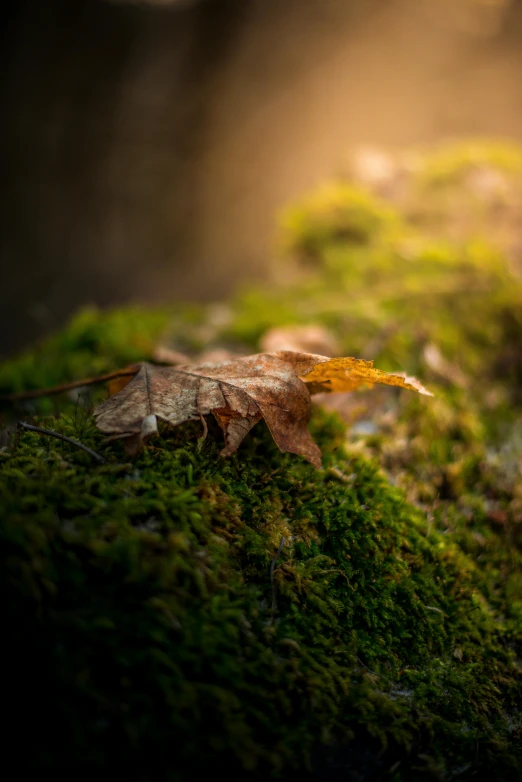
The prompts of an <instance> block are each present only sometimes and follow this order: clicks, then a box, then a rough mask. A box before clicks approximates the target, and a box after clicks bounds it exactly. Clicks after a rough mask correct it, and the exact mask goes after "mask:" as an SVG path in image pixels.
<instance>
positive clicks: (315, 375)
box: [94, 351, 429, 467]
mask: <svg viewBox="0 0 522 782" xmlns="http://www.w3.org/2000/svg"><path fill="white" fill-rule="evenodd" d="M367 383H385V384H387V385H394V386H400V387H403V388H409V389H412V390H415V391H418V392H420V393H423V394H429V392H428V391H426V389H424V388H423V387H422V386H421V385H420V383H418V381H416V380H415V378H403V377H401V376H399V375H391V374H389V373H387V372H383V371H381V370H377V369H374V368H373V365H372V362H371V361H362V360H359V359H354V358H334V359H328V358H327V357H325V356H316V355H314V354H311V353H297V352H293V351H280V352H278V353H259V354H257V355H253V356H246V357H244V358H237V359H233V360H228V361H222V362H220V363H201V364H194V365H191V364H187V365H183V366H177V367H157V366H153V365H151V364H142V365H141V366H140V367H139V370H138V371H137V373H136V375H135V376H134V377H133V378H132V379H131V380H130V381H129V382H128V383H127V385H125V387H124V388H121V389H120V390H118V392H117V393H116V394H115V395H114V396H112V397H110V398H109V399H108V400H107V401H106V402H103V403H102V404H101V405H99V406H98V407H97V408H96V410H95V411H94V415H95V418H96V423H97V426H98V428H99V429H100V430H101V431H102V432H104V433H105V434H107V435H109V437H110V439H114V438H127V450H128V452H129V453H135V452H136V451H137V450H138V449H139V448H140V447H141V446H142V444H143V441H144V440H145V439H146V438H147V437H149V436H150V435H151V434H153V433H154V432H156V431H157V419H158V418H159V419H161V420H162V421H166V422H167V423H169V424H171V425H173V426H176V425H178V424H181V423H184V422H185V421H190V420H197V419H201V421H202V424H203V427H204V434H206V424H205V421H204V416H206V415H209V414H213V415H214V417H215V419H216V420H217V422H218V424H219V426H220V427H221V429H222V430H223V434H224V437H225V447H224V448H223V450H222V451H221V454H222V455H223V456H230V455H231V454H233V453H234V452H235V451H236V450H237V448H238V446H239V445H240V443H241V442H242V440H243V439H244V437H245V436H246V434H247V433H248V432H249V431H250V429H251V428H252V427H253V426H254V425H255V424H256V423H257V422H258V421H259V420H260V419H261V418H264V420H265V422H266V424H267V425H268V428H269V429H270V432H271V434H272V437H273V438H274V440H275V442H276V444H277V445H278V447H279V448H280V450H281V451H283V452H287V451H289V452H291V453H296V454H300V455H301V456H304V458H305V459H307V460H308V461H309V462H311V463H312V464H313V465H315V466H316V467H320V466H321V453H320V450H319V448H318V446H317V445H316V444H315V443H314V441H313V440H312V438H311V436H310V433H309V431H308V427H307V424H308V421H309V419H310V412H311V401H310V394H313V393H317V392H319V391H346V390H353V389H355V388H357V387H359V386H360V385H362V384H367Z"/></svg>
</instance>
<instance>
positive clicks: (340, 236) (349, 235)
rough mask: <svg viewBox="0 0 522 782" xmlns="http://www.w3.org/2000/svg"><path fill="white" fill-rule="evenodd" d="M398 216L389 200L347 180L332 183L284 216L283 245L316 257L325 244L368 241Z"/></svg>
mask: <svg viewBox="0 0 522 782" xmlns="http://www.w3.org/2000/svg"><path fill="white" fill-rule="evenodd" d="M397 221H398V216H397V215H396V214H395V213H394V211H393V210H392V209H390V207H389V206H387V205H386V203H385V202H384V201H382V200H380V199H378V198H376V197H374V196H372V195H371V194H370V193H368V192H365V191H364V190H362V189H359V188H356V187H354V186H353V185H350V184H348V183H345V182H332V183H331V184H329V185H325V186H323V187H322V188H321V189H320V190H318V191H317V192H315V193H312V194H311V195H309V196H307V197H305V198H303V199H302V201H301V202H300V203H298V204H296V205H293V206H290V207H289V208H288V209H287V210H286V211H285V212H284V213H283V215H282V217H281V229H282V246H283V247H284V248H290V249H297V250H298V251H300V252H302V253H303V254H305V255H306V256H307V257H309V258H314V257H315V256H316V255H317V253H319V252H320V251H321V250H322V248H323V246H324V245H325V243H330V242H341V243H347V244H355V245H359V244H366V243H367V242H369V241H372V240H373V239H374V238H375V235H376V234H379V233H380V232H382V231H383V230H384V229H387V230H390V229H391V228H392V227H393V226H394V225H395V223H396V222H397Z"/></svg>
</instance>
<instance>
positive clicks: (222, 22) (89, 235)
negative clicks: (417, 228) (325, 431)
mask: <svg viewBox="0 0 522 782" xmlns="http://www.w3.org/2000/svg"><path fill="white" fill-rule="evenodd" d="M1 13H2V17H3V19H2V26H1V35H2V37H3V41H2V50H1V51H2V58H3V63H2V69H1V77H0V79H1V82H0V91H1V92H0V101H1V104H2V117H3V119H2V134H3V143H2V147H1V149H2V152H1V170H2V184H3V191H4V198H3V208H2V217H1V222H2V224H1V231H0V259H1V261H0V262H1V268H2V276H1V283H0V355H7V354H10V353H13V352H15V351H17V350H19V349H20V348H21V347H23V346H24V345H26V344H27V343H28V342H30V341H32V340H34V339H37V338H39V337H40V336H42V335H44V334H45V333H47V332H49V331H51V330H53V329H56V328H57V327H58V326H60V325H61V324H62V323H63V322H64V321H65V320H66V319H67V318H68V317H69V316H70V315H71V313H73V312H74V311H76V310H77V309H78V308H79V307H81V306H84V305H87V304H95V305H98V306H102V307H105V306H109V305H115V304H120V303H126V302H136V301H137V302H151V303H158V302H163V301H169V302H172V301H186V300H189V299H190V300H198V301H208V300H215V299H218V298H219V297H221V296H226V295H227V294H229V293H230V292H232V291H233V290H234V289H235V288H236V287H237V286H238V285H239V284H241V283H244V282H247V281H250V282H252V281H255V280H261V279H263V277H264V276H266V274H267V270H268V266H269V262H270V260H271V258H272V257H273V246H274V232H275V226H276V216H277V213H278V212H279V210H280V209H281V207H282V206H283V205H284V204H285V203H287V202H288V201H289V200H291V199H293V198H295V197H296V196H298V195H299V194H301V193H302V192H303V191H305V190H308V189H310V188H313V187H314V186H315V185H317V183H319V182H321V180H323V179H324V178H325V177H329V176H331V175H332V174H335V172H336V171H338V170H340V169H341V168H342V166H343V161H344V159H345V157H344V156H345V155H346V154H347V153H348V150H350V149H352V148H354V147H357V146H360V145H370V146H377V147H386V148H390V149H399V148H402V147H405V146H412V145H413V146H419V145H423V144H429V143H432V142H434V141H438V140H439V139H443V138H448V137H451V138H457V139H458V138H461V137H462V138H464V137H467V136H470V135H473V136H481V135H485V136H489V137H510V138H513V139H514V140H517V139H521V138H522V3H519V2H516V1H515V0H512V2H509V0H424V1H422V0H199V1H198V0H192V1H191V0H154V1H153V0H149V1H148V2H145V0H143V1H142V2H130V1H127V0H113V1H112V2H109V1H108V0H46V2H45V3H42V2H41V0H6V2H5V3H4V6H3V10H2V12H1Z"/></svg>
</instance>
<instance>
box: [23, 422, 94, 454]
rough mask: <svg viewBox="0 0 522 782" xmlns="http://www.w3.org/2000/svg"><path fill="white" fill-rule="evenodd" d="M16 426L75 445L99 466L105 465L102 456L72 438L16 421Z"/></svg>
mask: <svg viewBox="0 0 522 782" xmlns="http://www.w3.org/2000/svg"><path fill="white" fill-rule="evenodd" d="M18 426H21V427H22V428H23V429H28V430H29V431H30V432H38V434H47V435H49V437H56V439H57V440H63V441H64V442H66V443H70V444H71V445H75V446H76V448H81V449H82V451H86V452H87V453H88V454H90V455H91V456H92V457H93V458H94V459H96V460H97V461H98V462H100V464H105V459H104V458H103V456H100V454H99V453H96V451H93V450H92V448H89V447H88V446H87V445H84V444H83V443H80V442H78V440H73V439H72V437H67V435H65V434H60V432H55V431H53V430H52V429H42V427H41V426H33V425H32V424H26V423H25V421H18Z"/></svg>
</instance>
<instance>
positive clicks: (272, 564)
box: [270, 535, 286, 613]
mask: <svg viewBox="0 0 522 782" xmlns="http://www.w3.org/2000/svg"><path fill="white" fill-rule="evenodd" d="M285 543H286V538H285V536H284V535H283V537H282V538H281V543H280V544H279V548H278V549H277V551H276V553H275V556H274V558H273V560H272V562H271V563H270V583H271V584H272V613H275V610H276V608H277V604H276V590H275V581H274V570H275V563H276V562H277V559H278V557H279V555H280V553H281V552H282V550H283V546H284V545H285Z"/></svg>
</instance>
